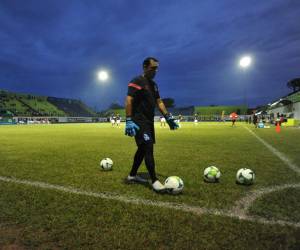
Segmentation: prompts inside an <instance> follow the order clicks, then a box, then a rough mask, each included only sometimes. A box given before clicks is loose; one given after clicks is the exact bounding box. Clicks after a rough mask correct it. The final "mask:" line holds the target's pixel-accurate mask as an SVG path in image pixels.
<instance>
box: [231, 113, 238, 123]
mask: <svg viewBox="0 0 300 250" xmlns="http://www.w3.org/2000/svg"><path fill="white" fill-rule="evenodd" d="M229 117H230V118H231V122H232V123H231V127H233V126H235V122H236V119H237V118H238V115H237V114H236V113H235V112H233V113H231V114H230V116H229Z"/></svg>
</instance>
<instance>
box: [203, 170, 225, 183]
mask: <svg viewBox="0 0 300 250" xmlns="http://www.w3.org/2000/svg"><path fill="white" fill-rule="evenodd" d="M220 177H221V172H220V170H219V169H218V168H217V167H215V166H211V167H207V168H206V169H204V181H206V182H218V181H219V179H220Z"/></svg>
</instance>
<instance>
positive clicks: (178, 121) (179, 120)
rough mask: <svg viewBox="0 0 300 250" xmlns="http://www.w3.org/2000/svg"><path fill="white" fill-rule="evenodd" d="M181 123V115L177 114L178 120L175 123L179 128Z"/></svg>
mask: <svg viewBox="0 0 300 250" xmlns="http://www.w3.org/2000/svg"><path fill="white" fill-rule="evenodd" d="M181 121H182V115H181V114H179V115H178V119H177V123H178V126H179V128H180V127H181Z"/></svg>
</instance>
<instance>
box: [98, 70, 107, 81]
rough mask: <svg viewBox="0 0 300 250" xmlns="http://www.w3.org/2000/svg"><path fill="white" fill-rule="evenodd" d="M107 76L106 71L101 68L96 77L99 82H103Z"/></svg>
mask: <svg viewBox="0 0 300 250" xmlns="http://www.w3.org/2000/svg"><path fill="white" fill-rule="evenodd" d="M108 77H109V75H108V73H107V72H106V71H104V70H101V71H99V72H98V79H99V80H100V81H101V82H105V81H106V80H107V79H108Z"/></svg>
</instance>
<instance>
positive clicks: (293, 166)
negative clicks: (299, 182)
mask: <svg viewBox="0 0 300 250" xmlns="http://www.w3.org/2000/svg"><path fill="white" fill-rule="evenodd" d="M243 127H244V128H245V129H247V130H248V131H249V133H250V134H252V135H253V136H254V137H255V138H256V139H257V140H259V141H260V142H261V143H262V144H263V145H265V146H266V147H267V148H268V149H269V150H270V151H271V152H272V153H273V154H274V155H276V156H277V157H278V158H279V159H280V160H282V161H283V162H284V163H285V164H286V165H287V166H288V167H289V168H290V169H292V170H294V171H295V172H296V173H297V174H300V168H299V167H298V166H297V165H296V164H294V163H293V162H291V160H290V159H289V158H287V157H286V156H285V155H284V154H283V153H281V152H280V151H278V150H277V149H276V148H274V147H273V146H271V145H270V144H269V143H267V142H266V141H265V140H263V139H262V138H260V137H259V136H258V135H257V134H256V133H254V132H253V131H252V130H251V129H249V128H247V127H245V126H243Z"/></svg>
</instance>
